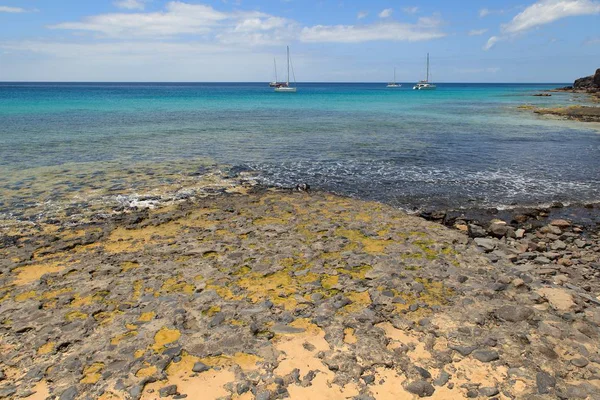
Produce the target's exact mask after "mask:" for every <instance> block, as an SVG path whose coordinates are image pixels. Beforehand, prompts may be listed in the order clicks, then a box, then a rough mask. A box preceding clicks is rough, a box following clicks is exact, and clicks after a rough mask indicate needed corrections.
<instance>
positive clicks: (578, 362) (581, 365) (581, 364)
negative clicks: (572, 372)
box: [571, 357, 590, 368]
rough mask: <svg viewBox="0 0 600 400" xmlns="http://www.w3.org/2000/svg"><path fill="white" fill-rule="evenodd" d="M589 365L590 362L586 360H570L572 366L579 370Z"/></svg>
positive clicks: (581, 358)
mask: <svg viewBox="0 0 600 400" xmlns="http://www.w3.org/2000/svg"><path fill="white" fill-rule="evenodd" d="M589 363H590V362H589V361H588V360H586V359H585V358H583V357H580V358H574V359H572V360H571V364H573V365H574V366H576V367H579V368H584V367H586V366H587V365H588V364H589Z"/></svg>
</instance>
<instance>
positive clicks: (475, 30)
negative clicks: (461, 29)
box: [469, 29, 488, 36]
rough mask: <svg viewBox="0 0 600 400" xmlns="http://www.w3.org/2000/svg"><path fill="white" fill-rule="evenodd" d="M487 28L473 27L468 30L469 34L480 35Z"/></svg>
mask: <svg viewBox="0 0 600 400" xmlns="http://www.w3.org/2000/svg"><path fill="white" fill-rule="evenodd" d="M487 31H488V30H487V29H473V30H471V31H469V36H481V35H483V34H484V33H486V32H487Z"/></svg>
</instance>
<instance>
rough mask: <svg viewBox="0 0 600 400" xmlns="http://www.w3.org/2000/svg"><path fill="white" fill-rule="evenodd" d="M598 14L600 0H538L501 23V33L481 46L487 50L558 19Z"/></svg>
mask: <svg viewBox="0 0 600 400" xmlns="http://www.w3.org/2000/svg"><path fill="white" fill-rule="evenodd" d="M594 14H600V1H595V0H540V1H538V2H536V3H534V4H532V5H530V6H529V7H527V8H526V9H525V10H523V11H522V12H520V13H519V14H517V15H516V16H515V17H514V18H513V19H512V20H511V21H510V22H509V23H507V24H504V25H502V27H501V28H502V35H500V36H492V37H490V38H489V39H488V41H487V43H486V44H485V46H484V47H483V49H484V50H489V49H491V48H492V47H494V45H495V44H496V43H498V42H499V41H501V40H506V39H509V38H511V37H515V36H517V35H519V34H522V33H524V32H527V31H529V30H531V29H533V28H537V27H540V26H543V25H546V24H550V23H552V22H555V21H558V20H559V19H562V18H566V17H573V16H580V15H594Z"/></svg>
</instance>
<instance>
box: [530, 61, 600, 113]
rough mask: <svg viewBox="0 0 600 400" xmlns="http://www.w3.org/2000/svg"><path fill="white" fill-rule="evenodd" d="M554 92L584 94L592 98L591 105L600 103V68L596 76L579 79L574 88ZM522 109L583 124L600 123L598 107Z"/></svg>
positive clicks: (540, 94) (574, 83)
mask: <svg viewBox="0 0 600 400" xmlns="http://www.w3.org/2000/svg"><path fill="white" fill-rule="evenodd" d="M552 92H568V93H582V94H586V95H589V96H590V100H591V101H590V102H591V103H597V102H598V101H600V68H598V69H597V70H596V73H595V74H594V75H590V76H587V77H584V78H579V79H577V80H575V82H573V85H572V86H567V87H564V88H558V89H554V90H552ZM548 95H549V93H539V94H535V95H534V96H548ZM519 108H521V109H528V110H533V112H534V113H536V114H539V115H547V116H553V117H558V118H562V119H568V120H575V121H581V122H596V123H597V122H600V107H597V106H566V107H550V108H548V107H533V106H521V107H519Z"/></svg>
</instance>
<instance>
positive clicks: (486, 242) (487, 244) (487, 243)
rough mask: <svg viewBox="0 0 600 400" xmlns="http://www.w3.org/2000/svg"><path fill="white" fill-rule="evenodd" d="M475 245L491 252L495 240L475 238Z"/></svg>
mask: <svg viewBox="0 0 600 400" xmlns="http://www.w3.org/2000/svg"><path fill="white" fill-rule="evenodd" d="M474 240H475V243H476V244H477V246H479V247H481V248H482V249H484V250H485V251H486V252H491V251H493V250H494V249H495V248H496V241H495V240H494V239H485V238H475V239H474Z"/></svg>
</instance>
